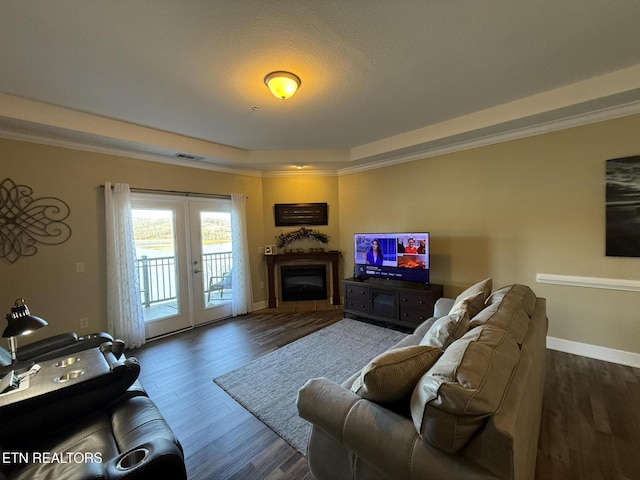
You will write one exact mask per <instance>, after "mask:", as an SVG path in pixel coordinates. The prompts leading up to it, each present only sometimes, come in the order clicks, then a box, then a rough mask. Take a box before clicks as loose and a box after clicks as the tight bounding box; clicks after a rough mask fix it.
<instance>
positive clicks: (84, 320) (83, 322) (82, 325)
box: [80, 317, 89, 328]
mask: <svg viewBox="0 0 640 480" xmlns="http://www.w3.org/2000/svg"><path fill="white" fill-rule="evenodd" d="M80 328H89V319H88V318H86V317H85V318H81V319H80Z"/></svg>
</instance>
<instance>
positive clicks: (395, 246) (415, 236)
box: [354, 232, 429, 283]
mask: <svg viewBox="0 0 640 480" xmlns="http://www.w3.org/2000/svg"><path fill="white" fill-rule="evenodd" d="M354 252H355V259H354V263H355V272H354V274H355V276H356V277H363V278H367V277H378V278H388V279H396V280H405V281H410V282H421V283H429V233H427V232H422V233H356V234H355V235H354Z"/></svg>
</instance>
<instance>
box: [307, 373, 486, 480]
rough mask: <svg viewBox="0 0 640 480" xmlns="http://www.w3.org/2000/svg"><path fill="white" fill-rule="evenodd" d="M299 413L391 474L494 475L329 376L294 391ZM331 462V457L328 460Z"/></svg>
mask: <svg viewBox="0 0 640 480" xmlns="http://www.w3.org/2000/svg"><path fill="white" fill-rule="evenodd" d="M297 405H298V412H299V415H300V416H301V417H302V418H304V419H305V420H308V421H309V422H311V423H312V424H313V427H314V428H319V429H321V430H322V431H323V432H325V433H326V434H328V435H329V436H331V437H332V438H333V439H334V440H335V441H337V442H338V443H340V444H341V445H343V446H344V447H345V448H346V449H348V450H349V451H351V452H353V453H354V454H355V455H356V456H358V457H359V458H361V459H362V460H364V461H365V462H366V463H368V464H370V465H371V466H373V467H375V468H376V469H377V470H379V471H380V472H383V473H384V474H385V475H387V476H389V477H390V478H416V479H417V478H423V477H424V476H425V472H428V475H429V478H430V479H434V480H438V479H442V480H445V479H446V480H452V479H478V480H479V479H483V480H486V479H495V478H496V477H494V476H493V475H491V474H490V473H489V472H488V471H487V470H485V469H483V468H482V467H480V466H478V465H477V464H474V463H472V462H470V461H469V460H467V459H465V458H464V457H462V456H461V455H452V454H448V453H446V452H443V451H441V450H438V449H436V448H433V447H431V446H430V445H427V444H426V443H424V442H423V441H422V440H421V439H420V437H419V436H418V433H417V432H416V429H415V427H414V426H413V422H412V421H411V419H409V418H406V417H403V416H402V415H399V414H397V413H395V412H393V411H391V410H388V409H386V408H384V407H383V406H381V405H378V404H376V403H373V402H370V401H368V400H365V399H363V398H362V397H360V396H359V395H357V394H355V393H353V392H352V391H350V390H347V389H346V388H343V387H341V386H340V385H338V384H336V383H334V382H332V381H331V380H329V379H327V378H314V379H311V380H309V381H308V382H307V383H306V384H305V385H304V386H303V387H302V388H301V389H300V390H299V392H298V400H297ZM326 460H327V461H330V459H326Z"/></svg>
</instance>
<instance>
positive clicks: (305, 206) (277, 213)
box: [273, 203, 329, 227]
mask: <svg viewBox="0 0 640 480" xmlns="http://www.w3.org/2000/svg"><path fill="white" fill-rule="evenodd" d="M328 213H329V212H328V207H327V204H326V203H276V204H275V205H274V206H273V215H274V218H275V223H276V227H290V226H296V225H328V224H329V217H328Z"/></svg>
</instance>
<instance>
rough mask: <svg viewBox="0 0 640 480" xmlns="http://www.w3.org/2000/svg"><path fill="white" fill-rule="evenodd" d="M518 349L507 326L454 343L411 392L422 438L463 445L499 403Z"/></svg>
mask: <svg viewBox="0 0 640 480" xmlns="http://www.w3.org/2000/svg"><path fill="white" fill-rule="evenodd" d="M519 354H520V350H519V347H518V344H517V343H516V341H515V340H514V339H513V337H512V336H511V335H510V334H509V333H508V332H507V331H505V330H501V329H498V328H494V327H492V326H489V325H485V326H481V327H477V328H474V329H472V330H470V331H469V332H467V333H466V334H465V335H464V336H463V337H462V338H460V339H459V340H457V341H455V342H453V343H452V344H451V345H449V347H448V348H447V349H446V350H445V351H444V353H443V354H442V356H441V357H440V358H439V359H438V361H437V362H436V363H435V364H434V365H433V366H432V367H431V368H430V369H429V370H428V371H427V373H425V374H424V375H423V376H422V377H421V378H420V380H419V381H418V383H417V385H416V388H415V389H414V391H413V394H412V396H411V417H412V419H413V423H414V425H415V427H416V430H417V431H418V433H419V434H420V436H421V437H422V439H423V440H424V441H425V442H427V443H429V444H430V445H432V446H434V447H436V448H439V449H441V450H444V451H446V452H449V453H455V452H457V451H458V450H460V449H461V448H462V447H464V446H465V445H466V444H467V443H468V442H469V440H471V438H472V437H473V435H474V434H475V433H476V431H477V430H478V429H480V428H482V426H483V425H484V422H485V420H486V419H487V417H489V416H490V415H491V414H493V413H494V412H495V411H496V409H497V408H498V406H499V404H500V401H501V399H502V396H503V394H504V392H505V390H506V388H507V385H508V383H509V381H510V378H511V375H512V372H513V370H514V367H515V365H516V364H517V362H518V359H519Z"/></svg>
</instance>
